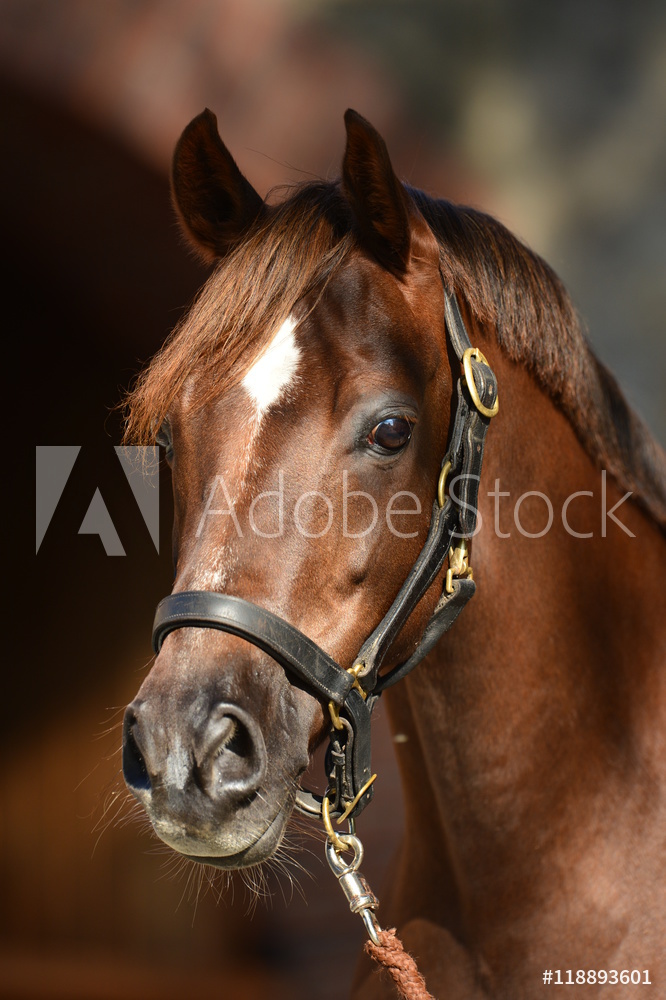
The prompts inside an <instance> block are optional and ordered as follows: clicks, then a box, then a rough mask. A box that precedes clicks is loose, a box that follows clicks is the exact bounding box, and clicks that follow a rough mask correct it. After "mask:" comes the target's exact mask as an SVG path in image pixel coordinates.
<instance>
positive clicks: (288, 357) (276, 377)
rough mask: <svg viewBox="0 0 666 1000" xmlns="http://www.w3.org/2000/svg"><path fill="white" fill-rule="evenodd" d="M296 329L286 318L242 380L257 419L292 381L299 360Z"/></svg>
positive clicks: (293, 323)
mask: <svg viewBox="0 0 666 1000" xmlns="http://www.w3.org/2000/svg"><path fill="white" fill-rule="evenodd" d="M295 328H296V320H295V319H294V318H293V317H292V316H289V317H288V319H286V320H285V321H284V323H283V324H282V326H281V327H280V329H279V330H278V332H277V333H276V334H275V336H274V337H273V339H272V340H271V342H270V344H269V345H268V347H267V348H266V350H265V351H264V352H263V354H261V355H260V356H259V357H258V358H257V360H256V361H255V362H254V364H253V365H252V367H251V368H250V370H249V371H248V372H247V374H246V375H245V377H244V379H243V385H244V387H245V389H246V390H247V392H248V393H249V394H250V396H251V397H252V399H253V400H254V404H255V406H256V408H257V417H258V418H259V419H261V417H263V415H264V413H265V412H266V410H267V409H268V408H269V407H270V406H272V405H273V403H276V402H277V400H278V399H279V398H280V396H281V395H282V393H283V392H284V391H285V390H286V389H288V388H289V386H290V385H292V384H293V382H294V381H295V377H296V369H297V368H298V359H299V356H300V351H299V349H298V347H297V346H296V338H295V337H294V330H295Z"/></svg>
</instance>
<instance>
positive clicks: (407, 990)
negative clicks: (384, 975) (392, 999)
mask: <svg viewBox="0 0 666 1000" xmlns="http://www.w3.org/2000/svg"><path fill="white" fill-rule="evenodd" d="M377 937H378V938H379V944H375V942H374V941H372V940H368V941H366V942H365V952H366V954H368V955H370V957H371V958H374V960H375V962H377V963H378V965H381V966H383V968H384V969H386V971H387V972H388V974H389V975H390V977H391V979H392V980H393V982H394V983H395V985H396V988H397V990H398V994H399V995H400V997H402V1000H435V998H434V997H433V995H432V993H428V988H427V987H426V984H425V979H424V978H423V976H422V975H421V973H420V972H419V970H418V969H417V967H416V962H415V961H414V959H413V958H412V956H411V955H410V954H409V952H408V951H405V948H404V945H403V943H402V941H401V940H400V938H399V937H398V935H397V933H396V929H395V927H391V928H389V929H387V930H383V931H380V932H379V934H378V935H377Z"/></svg>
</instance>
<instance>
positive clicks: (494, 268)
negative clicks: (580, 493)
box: [125, 181, 666, 531]
mask: <svg viewBox="0 0 666 1000" xmlns="http://www.w3.org/2000/svg"><path fill="white" fill-rule="evenodd" d="M407 190H408V191H409V193H410V195H411V197H412V198H413V199H414V201H415V203H416V205H417V206H418V208H419V210H420V211H421V213H422V214H423V215H424V217H425V218H426V220H427V222H428V223H429V225H430V226H431V228H432V230H433V232H434V233H435V235H436V237H437V240H438V243H439V247H440V262H441V270H442V275H443V278H444V282H445V284H446V285H447V286H448V287H449V288H450V289H452V290H454V291H455V292H456V293H458V294H459V295H460V297H461V298H462V299H463V300H464V301H466V302H467V304H468V306H469V308H470V311H471V312H472V314H473V315H474V316H475V317H476V318H477V319H478V320H479V321H480V322H482V323H485V324H488V325H490V326H491V327H493V328H494V330H495V333H496V337H497V341H498V343H499V345H500V347H501V348H502V349H503V350H504V351H505V352H506V353H507V355H508V356H509V357H510V358H511V359H512V360H514V361H516V362H518V363H519V364H522V365H523V366H525V367H526V368H527V369H528V370H529V371H530V372H531V373H532V375H533V377H534V378H535V379H536V380H537V382H538V383H539V384H540V385H541V386H542V387H543V388H544V389H545V391H546V392H547V393H548V394H549V395H550V396H551V398H552V399H553V400H554V402H555V403H556V404H557V405H558V406H559V407H560V408H561V409H562V410H563V412H564V413H565V415H566V416H567V418H568V420H569V422H570V423H571V425H572V427H573V429H574V431H575V433H576V435H577V437H578V439H579V440H580V442H581V444H582V445H583V447H584V448H585V450H586V452H587V453H588V455H589V456H590V457H591V458H592V460H593V461H594V462H595V463H596V464H597V466H598V467H599V468H604V469H606V470H607V471H608V472H609V473H611V475H612V476H613V477H614V478H615V479H616V481H617V482H618V484H619V485H620V486H621V487H622V488H623V489H625V490H630V491H631V492H632V494H633V495H634V498H635V499H636V500H638V501H639V502H640V503H641V505H642V506H643V507H644V509H645V510H646V511H647V512H648V513H649V514H650V515H651V517H652V518H653V519H654V520H655V521H656V522H657V524H658V525H659V526H660V527H661V529H662V531H666V455H665V454H664V451H663V449H662V448H661V447H660V446H659V444H658V443H657V442H656V441H655V439H654V438H653V437H652V435H651V434H650V432H649V430H648V429H647V427H646V426H645V424H644V423H643V421H642V420H641V419H640V418H639V417H638V416H637V415H636V414H635V413H634V412H633V411H632V410H631V408H630V407H629V405H628V403H627V401H626V400H625V398H624V395H623V394H622V391H621V389H620V387H619V385H618V383H617V381H616V380H615V378H614V376H613V375H612V374H611V373H610V372H609V371H608V369H607V368H606V367H605V366H604V365H603V364H602V363H601V362H600V361H599V360H598V359H597V358H596V357H595V355H594V354H593V352H592V350H591V348H590V346H589V344H588V343H587V340H586V338H585V336H584V334H583V332H582V329H581V326H580V322H579V320H578V317H577V315H576V312H575V310H574V307H573V305H572V303H571V300H570V298H569V296H568V294H567V292H566V290H565V288H564V286H563V284H562V282H561V281H560V280H559V278H558V277H557V275H556V274H555V273H554V271H553V270H552V269H551V268H550V267H549V266H548V264H546V263H545V261H543V260H542V259H541V258H540V257H539V256H538V255H537V254H535V253H533V252H532V251H531V250H529V249H528V248H527V247H526V246H525V245H524V244H523V243H521V242H520V240H518V239H517V238H516V237H515V236H513V235H512V234H511V233H510V232H509V231H508V230H507V229H506V228H505V227H504V226H503V225H502V224H501V223H499V222H498V221H497V220H496V219H493V218H492V217H491V216H489V215H486V214H484V213H482V212H479V211H477V210H475V209H472V208H467V207H463V206H457V205H453V204H451V203H450V202H448V201H444V200H439V199H433V198H430V197H429V196H428V195H426V194H424V193H423V192H422V191H418V190H416V189H412V188H407ZM356 245H357V242H356V239H355V236H354V233H353V224H352V219H351V215H350V212H349V207H348V205H347V203H346V201H345V199H344V197H343V196H342V194H341V191H340V187H339V184H337V183H328V182H323V181H317V182H310V183H305V184H302V185H298V186H296V187H294V188H293V189H291V192H290V194H289V196H288V197H287V198H286V199H285V200H284V201H282V202H280V203H279V204H277V205H271V206H270V207H269V209H268V212H267V214H266V216H265V217H264V219H263V220H262V221H261V222H260V223H258V224H255V226H254V227H253V228H252V229H251V230H250V232H249V233H248V234H247V236H246V237H245V238H244V239H243V241H242V242H241V243H240V244H238V245H237V246H236V247H235V248H234V249H233V250H232V252H231V253H230V254H229V256H227V257H226V258H225V259H224V260H223V261H222V262H221V263H220V264H219V265H218V266H217V268H216V270H215V271H214V272H213V274H212V275H211V277H210V279H209V280H208V281H207V282H206V284H205V285H204V287H203V289H202V290H201V292H200V294H199V296H198V298H197V299H196V301H195V303H194V305H193V307H192V309H191V310H190V312H189V313H188V314H187V315H186V316H185V317H184V319H183V320H181V322H180V323H179V324H178V326H177V327H176V328H175V330H174V331H173V333H172V334H171V336H170V337H169V338H168V340H167V341H166V343H165V344H164V346H163V347H162V348H161V350H160V351H158V353H157V354H156V355H155V357H154V358H153V360H152V361H151V362H150V364H149V365H148V366H147V368H146V369H145V370H144V371H143V372H142V373H141V374H140V375H139V377H138V379H137V382H136V384H135V386H134V387H133V389H132V390H131V392H129V393H128V395H127V398H126V401H125V403H126V412H127V422H126V433H125V440H126V441H133V442H139V443H148V442H152V441H154V439H155V434H156V433H157V431H158V430H159V427H160V425H161V423H162V421H163V420H164V418H165V416H166V414H167V412H168V409H169V407H170V406H171V404H172V403H173V401H174V399H175V398H176V396H177V395H178V394H179V393H180V392H181V390H182V389H183V387H184V386H185V383H186V382H187V380H188V378H189V376H190V375H192V374H193V373H195V372H196V376H197V377H196V384H195V386H194V391H195V392H196V403H198V404H203V403H205V402H206V401H208V400H209V399H211V398H212V397H213V396H216V395H218V394H220V393H222V392H223V391H224V390H225V388H227V387H228V386H229V385H231V384H232V383H235V382H238V381H239V379H240V378H242V376H243V374H244V373H245V371H246V370H247V368H248V367H249V365H250V364H251V363H252V360H253V359H254V358H255V357H256V355H257V354H258V352H259V351H260V349H261V347H262V346H263V344H264V343H266V342H267V341H268V339H269V338H270V336H271V335H272V334H273V333H274V332H275V330H276V329H277V328H278V327H279V325H280V324H281V322H283V321H284V320H285V319H286V318H287V316H288V315H289V313H290V312H291V310H292V308H293V307H294V305H295V303H296V302H297V301H298V300H299V299H301V298H302V297H303V296H304V295H307V294H308V293H310V292H312V291H313V290H317V289H319V290H321V289H323V288H324V287H325V286H326V284H327V283H328V281H329V280H330V278H331V277H332V276H333V275H334V274H335V273H336V271H337V270H338V269H339V268H340V267H341V265H342V264H343V262H344V261H345V260H346V259H347V257H348V255H349V253H350V251H351V250H352V249H353V247H354V246H356ZM188 388H189V386H188Z"/></svg>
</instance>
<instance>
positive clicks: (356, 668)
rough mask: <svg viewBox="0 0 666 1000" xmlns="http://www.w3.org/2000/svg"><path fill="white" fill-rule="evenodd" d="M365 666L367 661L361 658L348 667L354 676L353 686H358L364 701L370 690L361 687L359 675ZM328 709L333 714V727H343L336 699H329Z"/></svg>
mask: <svg viewBox="0 0 666 1000" xmlns="http://www.w3.org/2000/svg"><path fill="white" fill-rule="evenodd" d="M364 666H365V663H363V661H362V660H359V661H358V662H357V663H355V664H354V665H353V666H351V667H348V668H347V673H348V674H351V675H352V677H353V678H354V683H353V684H352V687H353V688H356V690H357V691H358V693H359V694H360V696H361V698H362V699H363V701H365V699H366V698H367V697H368V692H367V691H364V690H363V688H362V687H361V682H360V681H359V679H358V675H359V674H360V673H361V671H362V670H363V668H364ZM328 711H329V714H330V716H331V722H332V723H333V728H334V729H338V730H339V729H343V728H344V726H343V725H342V723H341V721H340V709H339V708H338V706H337V705H336V704H335V702H334V701H329V703H328Z"/></svg>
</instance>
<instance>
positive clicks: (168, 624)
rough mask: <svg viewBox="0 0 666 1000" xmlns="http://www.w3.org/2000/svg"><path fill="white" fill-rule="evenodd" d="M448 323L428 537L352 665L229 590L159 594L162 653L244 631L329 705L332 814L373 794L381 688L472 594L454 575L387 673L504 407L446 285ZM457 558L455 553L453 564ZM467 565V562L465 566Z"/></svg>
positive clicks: (304, 797) (465, 520)
mask: <svg viewBox="0 0 666 1000" xmlns="http://www.w3.org/2000/svg"><path fill="white" fill-rule="evenodd" d="M445 315H446V327H447V331H448V335H449V338H450V340H451V344H452V346H453V349H454V351H455V353H456V355H457V357H458V359H459V361H460V362H461V364H463V365H464V369H465V379H464V380H463V379H462V378H459V379H458V383H457V397H458V400H457V408H456V414H455V419H454V422H453V428H452V430H451V433H450V435H449V442H448V448H447V452H446V455H445V456H444V459H443V460H442V474H441V475H440V484H439V489H438V500H437V501H436V502H435V503H434V505H433V512H432V519H431V522H430V529H429V531H428V537H427V538H426V541H425V543H424V545H423V548H422V549H421V552H420V554H419V556H418V558H417V559H416V562H415V563H414V565H413V566H412V569H411V570H410V572H409V574H408V576H407V579H406V580H405V582H404V583H403V585H402V587H401V588H400V590H399V591H398V594H397V596H396V597H395V600H394V601H393V603H392V604H391V607H390V608H389V609H388V611H387V612H386V614H385V615H384V617H383V618H382V620H381V621H380V623H379V625H377V627H376V629H375V630H374V632H373V633H372V634H371V635H370V636H369V637H368V638H367V639H366V641H365V642H364V643H363V645H362V646H361V649H360V650H359V652H358V654H357V656H356V658H355V660H354V666H353V667H352V668H350V669H349V670H345V669H344V668H343V667H341V666H340V665H339V664H338V663H336V662H335V660H333V659H332V658H331V657H330V656H328V654H327V653H325V652H324V650H323V649H321V647H320V646H318V645H317V644H316V643H315V642H313V641H312V640H311V639H309V638H308V637H307V636H306V635H304V634H303V633H302V632H300V631H299V630H298V629H297V628H294V626H293V625H290V624H289V623H288V622H286V621H285V620H284V619H283V618H280V617H279V616H278V615H274V614H273V613H272V612H270V611H267V610H266V609H265V608H261V607H259V606H258V605H256V604H253V603H252V602H251V601H246V600H245V599H244V598H241V597H234V596H232V595H230V594H219V593H216V592H213V591H206V590H190V591H183V592H181V593H176V594H171V595H170V596H169V597H165V598H164V600H162V601H160V603H159V604H158V606H157V610H156V612H155V621H154V624H153V649H154V650H155V652H156V653H159V651H160V649H161V646H162V643H163V642H164V640H165V638H166V636H167V635H169V633H170V632H173V631H174V630H175V629H179V628H214V629H220V630H221V631H223V632H230V633H231V634H232V635H237V636H240V637H241V638H243V639H246V640H247V641H248V642H250V643H252V644H253V645H255V646H258V647H259V649H262V650H263V651H264V652H265V653H268V654H269V656H271V657H273V659H274V660H276V661H277V662H278V663H279V664H280V665H281V666H283V667H284V668H285V670H287V671H290V672H292V673H294V674H296V676H297V677H299V678H300V679H301V680H302V681H303V682H304V683H305V684H306V685H307V686H308V687H309V688H310V689H311V690H312V691H313V692H314V693H315V694H316V695H317V697H319V698H322V699H323V700H324V701H325V702H327V703H328V704H329V709H330V712H331V720H332V725H331V730H330V733H329V747H328V753H327V763H326V770H327V773H328V776H329V782H330V784H329V788H330V794H331V795H332V796H333V798H332V799H331V800H330V813H331V815H338V816H340V815H342V814H343V813H344V814H345V815H346V816H348V817H350V818H355V817H356V816H358V814H359V813H360V812H361V811H362V810H363V809H364V808H365V806H366V805H367V804H368V802H370V800H371V798H372V795H373V788H372V780H373V779H372V769H371V730H370V716H371V712H372V709H373V708H374V706H375V704H376V703H377V700H378V698H379V696H380V695H381V693H382V691H384V690H385V689H386V688H387V687H390V686H391V685H392V684H395V683H396V681H399V680H401V679H402V678H403V677H405V676H406V675H407V674H408V673H409V672H410V670H413V668H414V667H415V666H416V665H417V664H418V663H420V662H421V660H422V659H423V658H424V656H426V654H427V653H429V652H430V650H431V649H432V647H433V646H434V645H435V643H436V642H437V640H438V639H439V638H440V636H442V635H443V634H444V633H445V632H447V631H448V630H449V629H450V628H451V626H452V625H453V623H454V622H455V620H456V618H457V617H458V615H459V614H460V612H461V611H462V609H463V608H464V607H465V605H466V604H467V602H468V601H469V599H470V598H471V597H472V596H473V594H474V591H475V584H474V582H473V580H472V579H471V577H467V578H465V577H460V578H456V579H451V574H449V586H448V589H447V588H445V589H444V591H443V593H442V596H441V598H440V600H439V601H438V603H437V605H436V607H435V610H434V612H433V614H432V616H431V618H430V621H429V622H428V624H427V626H426V628H425V630H424V633H423V636H422V638H421V641H420V643H419V644H418V646H417V648H416V650H415V651H414V653H412V655H411V656H410V657H409V659H407V660H406V661H405V662H404V663H401V664H399V665H398V666H396V667H394V668H393V669H392V670H391V671H389V673H388V674H386V675H384V676H382V677H380V676H379V670H380V668H381V666H382V663H383V660H384V657H385V656H386V653H387V651H388V650H389V648H390V646H391V644H392V643H393V641H394V640H395V638H396V637H397V635H398V634H399V632H400V631H401V629H402V627H403V625H404V624H405V622H406V621H407V619H408V618H409V616H410V614H411V613H412V611H413V610H414V608H415V607H416V605H417V604H418V603H419V601H420V600H421V598H422V597H423V595H424V594H425V593H426V591H427V590H428V588H429V587H430V585H431V584H432V583H433V581H434V580H435V578H436V576H437V574H438V573H439V571H440V570H441V568H442V565H443V563H444V559H445V558H446V555H447V553H449V550H451V553H452V554H453V551H454V550H453V549H451V543H452V541H453V539H454V536H455V537H457V538H462V539H467V538H469V537H471V536H472V535H473V533H474V529H475V526H476V514H477V498H478V490H479V479H480V475H481V463H482V459H483V448H484V441H485V436H486V431H487V430H488V425H489V423H490V417H491V416H493V415H494V413H496V412H497V381H496V379H495V375H494V373H493V371H492V370H491V368H490V367H489V365H488V364H487V362H486V360H485V358H484V357H483V355H481V354H480V352H478V351H475V350H474V349H473V348H472V346H471V344H470V341H469V337H468V335H467V330H466V329H465V324H464V322H463V319H462V316H461V314H460V309H459V307H458V303H457V300H456V298H455V296H454V295H451V294H449V293H448V292H446V291H445ZM451 474H453V475H454V476H455V481H456V482H457V484H459V492H458V493H457V494H456V496H455V500H454V499H452V498H451V497H450V496H449V497H445V485H446V483H445V481H446V477H447V475H451ZM452 561H453V560H452V555H450V556H449V566H450V568H451V564H452ZM465 568H466V567H465ZM321 801H322V800H321V797H320V796H316V795H315V794H314V793H312V792H308V791H306V790H305V789H301V790H300V791H299V792H298V793H297V797H296V807H297V808H298V809H300V811H302V812H305V813H307V814H310V815H319V814H320V813H321Z"/></svg>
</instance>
